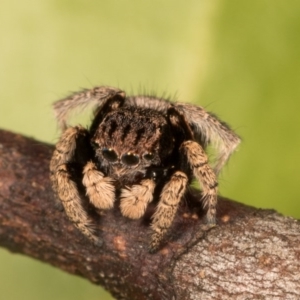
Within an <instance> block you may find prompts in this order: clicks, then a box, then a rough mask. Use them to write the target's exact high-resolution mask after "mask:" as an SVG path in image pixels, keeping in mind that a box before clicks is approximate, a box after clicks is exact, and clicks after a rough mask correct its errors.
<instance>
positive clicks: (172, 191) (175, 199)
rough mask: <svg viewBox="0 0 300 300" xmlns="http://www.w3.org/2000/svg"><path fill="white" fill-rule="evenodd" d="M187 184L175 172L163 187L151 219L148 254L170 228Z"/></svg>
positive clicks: (186, 181)
mask: <svg viewBox="0 0 300 300" xmlns="http://www.w3.org/2000/svg"><path fill="white" fill-rule="evenodd" d="M187 184H188V177H187V175H186V174H185V173H183V172H182V171H176V172H175V173H174V174H173V175H172V176H171V178H170V180H169V181H168V182H167V183H166V185H165V186H164V187H163V190H162V192H161V195H160V199H159V203H158V205H157V209H156V211H155V213H154V214H153V217H152V225H151V227H152V230H153V231H154V233H153V234H152V238H151V243H150V249H149V250H150V252H155V251H156V250H157V248H158V247H159V245H160V242H161V241H162V239H163V237H164V235H165V234H166V232H167V231H168V229H169V228H170V226H171V224H172V222H173V219H174V217H175V214H176V212H177V209H178V205H179V202H180V200H181V198H182V197H183V195H184V193H185V191H186V188H187Z"/></svg>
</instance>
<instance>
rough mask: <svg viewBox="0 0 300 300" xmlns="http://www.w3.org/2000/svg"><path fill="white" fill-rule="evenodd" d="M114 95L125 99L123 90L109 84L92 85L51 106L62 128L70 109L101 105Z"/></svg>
mask: <svg viewBox="0 0 300 300" xmlns="http://www.w3.org/2000/svg"><path fill="white" fill-rule="evenodd" d="M115 97H120V98H122V99H125V92H124V91H122V90H120V89H117V88H113V87H109V86H99V87H94V88H93V89H84V90H82V91H80V92H76V93H73V94H72V95H70V96H68V97H66V98H64V99H61V100H59V101H56V102H55V103H54V105H53V107H54V111H55V116H56V118H57V120H58V124H59V126H60V128H61V129H62V130H65V129H66V128H67V124H66V121H67V118H68V115H69V113H70V112H71V111H72V110H74V109H76V108H79V107H82V108H85V107H86V106H87V105H92V106H94V107H96V108H97V107H101V106H103V105H104V104H105V103H106V102H107V101H108V100H110V99H113V98H115Z"/></svg>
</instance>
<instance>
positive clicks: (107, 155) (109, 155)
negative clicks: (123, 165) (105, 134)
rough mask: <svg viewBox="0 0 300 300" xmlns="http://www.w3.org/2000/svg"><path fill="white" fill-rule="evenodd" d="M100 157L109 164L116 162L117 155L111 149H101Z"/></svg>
mask: <svg viewBox="0 0 300 300" xmlns="http://www.w3.org/2000/svg"><path fill="white" fill-rule="evenodd" d="M102 155H103V157H104V158H105V159H107V160H108V161H109V162H115V161H117V160H118V155H117V153H116V152H115V151H114V150H113V149H111V148H103V149H102Z"/></svg>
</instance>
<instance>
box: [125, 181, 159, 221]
mask: <svg viewBox="0 0 300 300" xmlns="http://www.w3.org/2000/svg"><path fill="white" fill-rule="evenodd" d="M154 188H155V182H154V180H152V179H144V180H142V181H141V182H140V184H135V185H133V186H131V187H126V188H124V189H122V190H121V195H120V199H121V204H120V209H121V212H122V215H123V216H125V217H128V218H130V219H139V218H140V217H142V216H143V215H144V214H145V211H146V208H147V205H148V204H149V203H150V202H151V201H152V200H153V193H154Z"/></svg>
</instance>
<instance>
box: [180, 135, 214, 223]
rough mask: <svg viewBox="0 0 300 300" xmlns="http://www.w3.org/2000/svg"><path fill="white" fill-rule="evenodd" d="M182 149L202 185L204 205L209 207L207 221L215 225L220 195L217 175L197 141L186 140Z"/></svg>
mask: <svg viewBox="0 0 300 300" xmlns="http://www.w3.org/2000/svg"><path fill="white" fill-rule="evenodd" d="M181 151H182V152H183V153H184V155H185V156H186V158H187V160H188V163H189V165H190V166H191V168H192V171H193V173H194V175H195V177H196V178H197V179H198V181H199V183H200V185H201V187H202V196H203V198H202V201H203V206H204V207H205V208H207V213H206V218H207V223H208V224H209V225H215V224H216V205H217V195H218V182H217V176H216V174H215V172H214V171H213V169H212V168H211V167H210V165H209V164H208V157H207V155H206V153H205V152H204V150H203V148H202V147H201V146H200V145H199V144H198V143H197V142H194V141H185V142H184V143H182V145H181Z"/></svg>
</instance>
